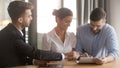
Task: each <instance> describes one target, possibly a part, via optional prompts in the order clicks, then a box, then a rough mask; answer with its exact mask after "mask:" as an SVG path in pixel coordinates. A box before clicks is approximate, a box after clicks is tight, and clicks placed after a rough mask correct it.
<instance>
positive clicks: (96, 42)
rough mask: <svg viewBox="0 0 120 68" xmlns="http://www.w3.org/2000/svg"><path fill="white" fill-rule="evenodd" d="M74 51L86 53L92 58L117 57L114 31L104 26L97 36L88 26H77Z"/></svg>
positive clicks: (110, 27)
mask: <svg viewBox="0 0 120 68" xmlns="http://www.w3.org/2000/svg"><path fill="white" fill-rule="evenodd" d="M76 37H77V44H76V51H78V52H80V53H83V52H87V53H88V54H89V55H91V56H93V57H106V56H109V55H112V56H113V57H114V59H116V58H117V57H118V53H119V47H118V40H117V35H116V32H115V29H114V28H113V27H112V26H110V25H109V24H105V25H104V26H103V28H102V29H101V31H100V32H99V33H98V34H94V33H93V32H92V31H91V29H90V24H85V25H82V26H79V27H78V29H77V35H76Z"/></svg>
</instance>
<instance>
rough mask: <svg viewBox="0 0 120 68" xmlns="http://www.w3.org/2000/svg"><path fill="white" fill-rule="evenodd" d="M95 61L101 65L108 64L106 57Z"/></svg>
mask: <svg viewBox="0 0 120 68" xmlns="http://www.w3.org/2000/svg"><path fill="white" fill-rule="evenodd" d="M93 61H94V62H95V63H96V64H100V65H102V64H105V63H107V59H106V58H105V57H100V58H93Z"/></svg>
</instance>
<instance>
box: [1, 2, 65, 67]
mask: <svg viewBox="0 0 120 68" xmlns="http://www.w3.org/2000/svg"><path fill="white" fill-rule="evenodd" d="M32 8H33V6H32V4H31V3H28V2H22V1H13V2H11V3H10V4H9V6H8V13H9V16H10V17H11V20H12V23H9V24H8V25H7V26H6V27H5V28H4V29H2V30H1V31H0V54H1V55H0V68H5V67H13V66H20V65H25V64H26V61H27V60H26V58H28V57H30V58H32V59H37V60H45V61H59V60H62V59H64V57H65V58H66V55H64V54H61V53H56V52H49V51H43V50H38V49H34V48H33V47H31V46H30V45H29V44H26V43H25V42H24V38H23V33H22V30H23V29H24V27H28V26H29V24H30V22H31V20H32V16H31V15H32V13H31V10H32ZM31 62H32V61H31Z"/></svg>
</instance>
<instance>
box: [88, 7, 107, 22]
mask: <svg viewBox="0 0 120 68" xmlns="http://www.w3.org/2000/svg"><path fill="white" fill-rule="evenodd" d="M103 18H106V12H105V11H104V9H103V8H95V9H94V10H93V11H92V12H91V15H90V20H92V21H99V20H100V19H103Z"/></svg>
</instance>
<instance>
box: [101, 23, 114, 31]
mask: <svg viewBox="0 0 120 68" xmlns="http://www.w3.org/2000/svg"><path fill="white" fill-rule="evenodd" d="M103 29H104V30H105V31H106V32H115V28H114V27H113V26H111V25H110V24H105V25H104V27H103Z"/></svg>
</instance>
